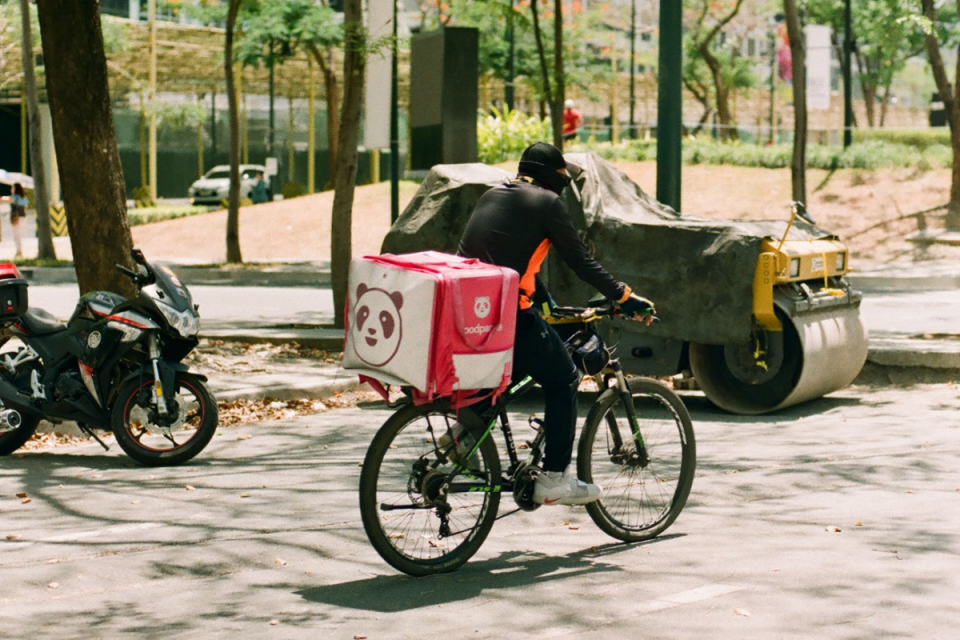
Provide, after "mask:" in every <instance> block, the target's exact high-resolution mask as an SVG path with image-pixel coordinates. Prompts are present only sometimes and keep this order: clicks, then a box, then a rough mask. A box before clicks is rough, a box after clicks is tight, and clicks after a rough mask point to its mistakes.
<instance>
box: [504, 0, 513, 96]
mask: <svg viewBox="0 0 960 640" xmlns="http://www.w3.org/2000/svg"><path fill="white" fill-rule="evenodd" d="M513 13H514V0H510V13H509V14H507V47H508V54H507V82H506V84H505V85H504V88H503V100H504V102H506V103H507V110H508V111H513V78H514V75H515V74H516V68H515V67H514V57H515V49H514V31H513Z"/></svg>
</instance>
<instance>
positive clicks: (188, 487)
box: [184, 484, 197, 491]
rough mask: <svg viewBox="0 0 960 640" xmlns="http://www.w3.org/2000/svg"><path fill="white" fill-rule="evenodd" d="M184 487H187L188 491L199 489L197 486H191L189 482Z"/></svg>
mask: <svg viewBox="0 0 960 640" xmlns="http://www.w3.org/2000/svg"><path fill="white" fill-rule="evenodd" d="M184 489H186V490H187V491H196V490H197V488H196V487H191V486H190V485H189V484H188V485H187V486H186V487H184Z"/></svg>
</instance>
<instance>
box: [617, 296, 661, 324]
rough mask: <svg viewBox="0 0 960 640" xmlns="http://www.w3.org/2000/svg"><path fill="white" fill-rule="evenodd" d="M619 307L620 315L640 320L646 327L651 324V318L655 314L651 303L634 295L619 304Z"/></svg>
mask: <svg viewBox="0 0 960 640" xmlns="http://www.w3.org/2000/svg"><path fill="white" fill-rule="evenodd" d="M619 307H620V312H621V313H622V314H624V315H625V316H627V317H628V318H634V319H635V320H640V321H641V322H643V323H644V324H645V325H647V326H648V327H649V326H650V325H651V324H652V323H653V317H654V316H655V315H656V313H657V308H656V307H655V306H653V302H651V301H650V300H647V299H646V298H644V297H643V296H638V295H637V294H635V293H631V294H630V297H628V298H627V299H626V300H624V301H623V302H621V303H620V304H619Z"/></svg>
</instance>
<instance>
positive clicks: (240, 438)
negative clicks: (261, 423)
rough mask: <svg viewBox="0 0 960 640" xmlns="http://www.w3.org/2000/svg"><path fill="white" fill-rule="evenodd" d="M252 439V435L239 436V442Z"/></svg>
mask: <svg viewBox="0 0 960 640" xmlns="http://www.w3.org/2000/svg"><path fill="white" fill-rule="evenodd" d="M252 437H253V436H250V435H242V436H237V440H249V439H250V438H252Z"/></svg>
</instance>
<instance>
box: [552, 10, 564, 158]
mask: <svg viewBox="0 0 960 640" xmlns="http://www.w3.org/2000/svg"><path fill="white" fill-rule="evenodd" d="M554 7H555V8H554V16H553V40H554V42H553V77H554V80H555V86H556V88H557V90H556V92H554V94H553V102H552V103H551V105H550V119H551V120H552V123H553V146H555V147H556V148H557V149H560V150H561V151H563V102H564V94H565V92H566V87H565V79H564V76H563V0H555V2H554Z"/></svg>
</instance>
